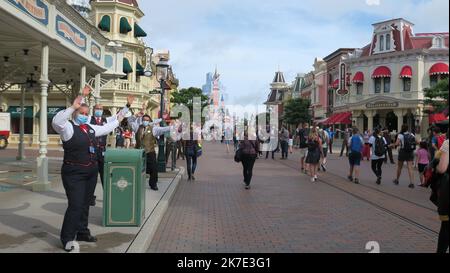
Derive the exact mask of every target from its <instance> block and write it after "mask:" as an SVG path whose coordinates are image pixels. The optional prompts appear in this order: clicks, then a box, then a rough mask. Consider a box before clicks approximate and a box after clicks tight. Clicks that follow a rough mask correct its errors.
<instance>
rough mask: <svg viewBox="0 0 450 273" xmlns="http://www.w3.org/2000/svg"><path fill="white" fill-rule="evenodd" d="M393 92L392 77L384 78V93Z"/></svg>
mask: <svg viewBox="0 0 450 273" xmlns="http://www.w3.org/2000/svg"><path fill="white" fill-rule="evenodd" d="M389 92H391V78H384V93H389Z"/></svg>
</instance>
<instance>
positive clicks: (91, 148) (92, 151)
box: [89, 146, 95, 154]
mask: <svg viewBox="0 0 450 273" xmlns="http://www.w3.org/2000/svg"><path fill="white" fill-rule="evenodd" d="M89 152H90V153H91V154H95V147H93V146H90V147H89Z"/></svg>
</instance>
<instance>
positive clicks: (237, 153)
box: [234, 148, 242, 163]
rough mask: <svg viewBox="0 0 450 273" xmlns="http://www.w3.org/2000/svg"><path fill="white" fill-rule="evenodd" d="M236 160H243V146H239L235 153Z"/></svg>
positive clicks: (238, 161)
mask: <svg viewBox="0 0 450 273" xmlns="http://www.w3.org/2000/svg"><path fill="white" fill-rule="evenodd" d="M234 161H235V162H236V163H240V162H241V161H242V150H241V148H238V149H237V150H236V153H235V154H234Z"/></svg>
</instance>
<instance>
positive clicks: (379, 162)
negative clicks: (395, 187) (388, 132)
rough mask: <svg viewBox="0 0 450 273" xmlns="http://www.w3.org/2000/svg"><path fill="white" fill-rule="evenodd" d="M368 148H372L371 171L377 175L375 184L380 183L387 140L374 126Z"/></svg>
mask: <svg viewBox="0 0 450 273" xmlns="http://www.w3.org/2000/svg"><path fill="white" fill-rule="evenodd" d="M368 143H369V144H368V145H369V148H371V149H372V155H371V160H372V162H371V163H372V171H373V173H374V174H375V176H376V177H377V182H376V183H377V184H378V185H380V184H381V179H382V175H383V171H382V166H383V163H384V159H385V158H386V146H387V141H386V139H385V138H384V137H383V136H382V135H381V131H380V129H379V128H375V130H374V131H373V134H372V136H371V137H370V138H369V142H368Z"/></svg>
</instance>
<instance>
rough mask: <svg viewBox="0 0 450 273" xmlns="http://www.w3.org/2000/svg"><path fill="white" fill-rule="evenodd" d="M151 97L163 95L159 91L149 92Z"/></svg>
mask: <svg viewBox="0 0 450 273" xmlns="http://www.w3.org/2000/svg"><path fill="white" fill-rule="evenodd" d="M148 93H149V94H150V95H160V94H161V91H159V90H151V91H149V92H148Z"/></svg>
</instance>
